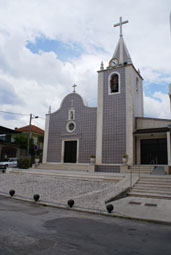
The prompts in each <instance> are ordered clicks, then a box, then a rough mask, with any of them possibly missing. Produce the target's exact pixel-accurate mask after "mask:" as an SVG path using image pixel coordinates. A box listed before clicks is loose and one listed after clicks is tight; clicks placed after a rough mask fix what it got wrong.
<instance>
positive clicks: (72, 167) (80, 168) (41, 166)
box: [36, 163, 94, 172]
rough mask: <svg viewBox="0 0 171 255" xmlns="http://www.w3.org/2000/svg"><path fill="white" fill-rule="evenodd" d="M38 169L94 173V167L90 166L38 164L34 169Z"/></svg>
mask: <svg viewBox="0 0 171 255" xmlns="http://www.w3.org/2000/svg"><path fill="white" fill-rule="evenodd" d="M36 168H38V169H50V170H66V171H67V170H68V171H85V172H87V171H90V172H94V165H91V164H72V163H68V164H67V163H65V164H60V163H40V164H38V166H37V167H36Z"/></svg>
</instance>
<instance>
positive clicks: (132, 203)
mask: <svg viewBox="0 0 171 255" xmlns="http://www.w3.org/2000/svg"><path fill="white" fill-rule="evenodd" d="M129 204H130V205H140V204H141V202H135V201H130V202H129Z"/></svg>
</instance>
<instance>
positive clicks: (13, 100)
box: [0, 79, 23, 105]
mask: <svg viewBox="0 0 171 255" xmlns="http://www.w3.org/2000/svg"><path fill="white" fill-rule="evenodd" d="M0 102H1V105H3V104H5V105H7V104H8V105H14V104H22V103H23V102H22V100H21V99H20V98H19V97H18V96H17V94H16V92H15V90H14V88H13V86H12V85H11V84H10V83H9V82H7V81H5V80H3V79H0Z"/></svg>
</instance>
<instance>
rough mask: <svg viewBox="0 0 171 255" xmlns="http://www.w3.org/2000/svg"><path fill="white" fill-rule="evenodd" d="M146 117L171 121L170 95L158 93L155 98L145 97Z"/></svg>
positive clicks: (154, 95)
mask: <svg viewBox="0 0 171 255" xmlns="http://www.w3.org/2000/svg"><path fill="white" fill-rule="evenodd" d="M144 106H145V113H144V115H145V116H146V117H154V118H163V119H170V100H169V96H168V94H164V93H162V92H161V91H157V92H155V93H154V94H153V97H147V96H144Z"/></svg>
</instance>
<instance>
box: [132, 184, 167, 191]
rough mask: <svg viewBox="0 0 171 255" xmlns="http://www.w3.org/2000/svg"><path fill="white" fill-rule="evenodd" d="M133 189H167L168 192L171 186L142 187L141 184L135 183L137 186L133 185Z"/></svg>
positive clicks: (152, 185)
mask: <svg viewBox="0 0 171 255" xmlns="http://www.w3.org/2000/svg"><path fill="white" fill-rule="evenodd" d="M134 187H135V188H140V189H141V188H144V189H148V188H150V189H156V188H158V189H169V190H171V186H170V185H169V186H168V185H155V184H144V185H141V184H139V183H137V184H135V186H134Z"/></svg>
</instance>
